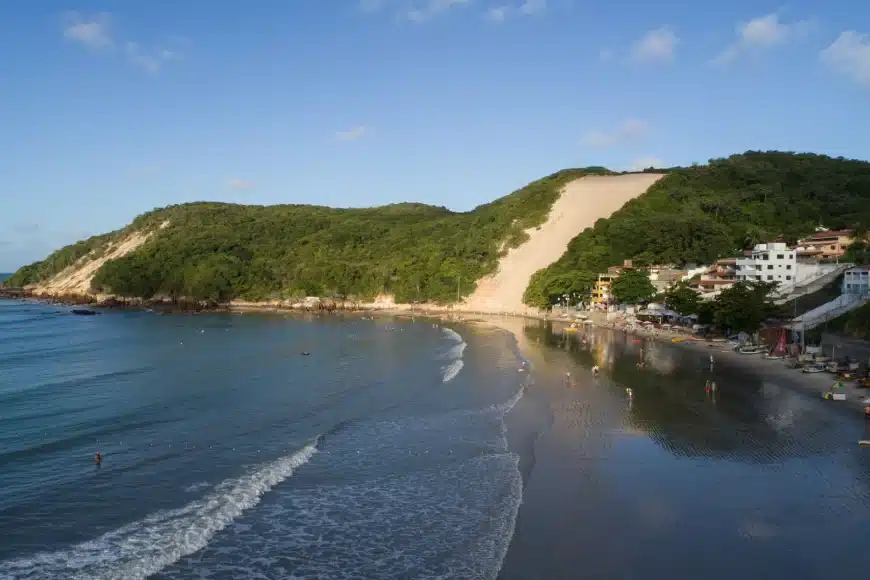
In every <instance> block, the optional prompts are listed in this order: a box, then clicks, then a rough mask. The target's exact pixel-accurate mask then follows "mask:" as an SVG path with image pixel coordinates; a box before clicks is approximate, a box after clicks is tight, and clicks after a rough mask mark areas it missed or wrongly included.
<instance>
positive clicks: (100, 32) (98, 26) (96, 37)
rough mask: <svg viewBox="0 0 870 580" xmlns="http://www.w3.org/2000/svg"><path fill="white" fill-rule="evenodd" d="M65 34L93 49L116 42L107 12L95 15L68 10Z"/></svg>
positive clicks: (66, 36)
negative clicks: (85, 14)
mask: <svg viewBox="0 0 870 580" xmlns="http://www.w3.org/2000/svg"><path fill="white" fill-rule="evenodd" d="M63 35H64V37H65V38H68V39H69V40H72V41H74V42H78V43H80V44H83V45H85V46H86V47H88V48H90V49H91V50H100V49H104V48H109V47H110V46H112V45H113V44H114V41H113V40H112V35H111V32H110V19H109V15H108V14H106V13H105V12H101V13H99V14H94V15H93V16H83V15H81V14H79V13H78V12H67V13H66V14H65V15H64V28H63Z"/></svg>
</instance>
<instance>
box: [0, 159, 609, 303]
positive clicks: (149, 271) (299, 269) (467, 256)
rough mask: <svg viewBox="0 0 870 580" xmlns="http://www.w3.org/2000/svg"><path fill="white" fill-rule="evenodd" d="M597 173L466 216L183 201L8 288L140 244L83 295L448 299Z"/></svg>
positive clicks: (568, 176)
mask: <svg viewBox="0 0 870 580" xmlns="http://www.w3.org/2000/svg"><path fill="white" fill-rule="evenodd" d="M602 173H605V174H606V173H609V172H608V171H607V170H606V169H604V168H597V167H593V168H585V169H571V170H565V171H560V172H558V173H555V174H553V175H550V176H548V177H545V178H544V179H541V180H538V181H535V182H533V183H531V184H529V185H528V186H526V187H524V188H522V189H520V190H518V191H516V192H514V193H512V194H510V195H508V196H505V197H503V198H500V199H498V200H496V201H493V202H491V203H488V204H485V205H482V206H479V207H477V208H475V209H474V210H472V211H469V212H462V213H457V212H452V211H449V210H447V209H446V208H443V207H432V206H428V205H423V204H414V203H402V204H395V205H389V206H385V207H377V208H369V209H333V208H327V207H318V206H303V205H280V206H246V205H235V204H227V203H205V202H203V203H189V204H183V205H177V206H170V207H167V208H164V209H159V210H155V211H152V212H149V213H147V214H144V215H141V216H139V217H138V218H136V219H135V220H134V221H133V222H132V223H131V224H130V225H129V226H127V227H126V228H124V229H123V230H119V231H118V232H113V233H110V234H106V235H103V236H96V237H93V238H90V239H88V240H84V241H82V242H79V243H77V244H74V245H71V246H67V247H66V248H62V249H61V250H58V251H57V252H55V253H53V254H52V255H50V256H48V258H46V259H45V260H43V261H41V262H37V263H34V264H30V265H29V266H25V267H24V268H22V269H20V270H19V271H18V272H16V273H15V275H14V276H13V277H12V279H11V280H10V284H11V285H16V286H25V285H28V284H34V283H38V282H44V281H46V280H48V279H50V278H52V277H53V276H55V275H56V274H58V273H59V272H61V271H62V270H64V268H67V267H68V266H70V265H72V264H76V265H77V266H79V265H80V264H81V262H78V263H77V261H79V260H93V259H95V258H98V257H99V256H101V255H104V254H105V255H108V254H107V252H109V251H114V248H117V246H118V245H119V244H121V243H122V242H123V240H125V239H129V237H130V236H133V235H136V234H137V233H148V234H150V237H149V238H148V239H147V241H146V242H145V243H143V244H142V245H141V246H138V247H136V249H135V250H133V251H132V252H130V253H128V254H126V255H124V256H123V257H120V258H118V259H113V260H109V261H107V262H106V263H105V264H104V265H103V266H102V267H101V268H100V269H99V270H98V271H97V273H96V275H95V276H94V278H93V280H92V282H91V289H92V290H93V291H96V292H105V293H111V294H115V295H120V296H131V297H139V298H151V297H154V296H164V297H170V298H176V297H186V298H195V299H202V300H213V301H222V300H227V299H231V298H244V299H249V300H262V299H271V298H290V297H298V296H324V297H326V296H334V297H349V296H356V297H360V298H371V297H373V296H375V295H376V294H378V293H380V292H388V293H392V294H394V295H395V298H396V300H397V301H401V302H411V301H416V300H421V301H424V300H428V301H450V300H453V299H455V297H456V295H457V286H459V289H460V291H461V293H462V294H467V293H469V292H471V291H472V289H473V287H474V282H475V280H477V279H479V278H481V277H482V276H484V275H486V274H488V273H490V272H492V271H493V270H494V269H495V268H496V266H497V263H498V258H499V256H500V254H501V253H502V252H504V251H505V250H506V249H507V248H508V247H515V246H517V245H518V244H520V243H522V242H523V241H524V240H525V237H526V234H525V233H524V231H523V230H525V229H528V228H531V227H535V226H537V225H539V224H541V223H542V222H543V221H544V220H545V219H546V217H547V214H548V213H549V210H550V208H551V206H552V204H553V202H554V201H555V200H556V199H557V198H558V196H559V192H560V191H561V189H562V188H563V186H564V185H565V184H567V183H568V182H570V181H572V180H574V179H577V178H578V177H582V176H583V175H587V174H602Z"/></svg>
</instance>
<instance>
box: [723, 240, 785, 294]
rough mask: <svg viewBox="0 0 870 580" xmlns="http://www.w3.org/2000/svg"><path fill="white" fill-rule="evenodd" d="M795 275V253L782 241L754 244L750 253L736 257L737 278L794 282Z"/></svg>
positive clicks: (782, 282) (780, 282) (754, 280)
mask: <svg viewBox="0 0 870 580" xmlns="http://www.w3.org/2000/svg"><path fill="white" fill-rule="evenodd" d="M796 275H797V255H796V252H795V250H794V249H792V248H789V247H788V245H786V244H785V243H782V242H772V243H769V244H756V245H755V247H754V248H752V253H751V254H750V255H747V256H745V257H743V258H737V279H738V280H746V281H750V282H779V284H780V286H788V285H791V284H793V283H794V280H795V277H796Z"/></svg>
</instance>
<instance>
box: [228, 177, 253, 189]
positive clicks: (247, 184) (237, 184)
mask: <svg viewBox="0 0 870 580" xmlns="http://www.w3.org/2000/svg"><path fill="white" fill-rule="evenodd" d="M227 185H229V186H230V189H251V188H252V187H254V185H256V184H255V183H254V182H253V181H248V180H247V179H230V181H229V183H228V184H227Z"/></svg>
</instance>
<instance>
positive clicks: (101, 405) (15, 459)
mask: <svg viewBox="0 0 870 580" xmlns="http://www.w3.org/2000/svg"><path fill="white" fill-rule="evenodd" d="M303 351H307V352H310V356H301V352H303ZM519 364H520V359H519V358H518V355H517V351H516V349H515V344H514V342H513V339H512V338H511V336H510V335H508V334H507V333H502V332H493V331H483V330H476V329H473V328H466V327H456V328H447V327H441V326H435V325H433V324H432V323H431V322H419V321H418V322H412V321H393V320H385V319H382V320H363V319H358V318H338V317H323V318H311V319H309V320H302V319H294V318H284V317H281V316H253V315H251V316H231V315H223V316H222V315H208V316H157V315H154V314H151V313H145V312H141V313H118V312H112V313H107V314H104V315H102V316H94V317H79V316H73V315H70V314H69V312H68V310H67V309H64V308H58V307H51V306H45V305H37V304H27V303H22V302H8V301H7V302H2V301H0V529H2V530H3V534H4V539H3V542H0V578H9V577H11V578H19V577H20V578H144V577H148V576H149V575H153V577H155V578H192V577H196V578H239V577H261V578H291V577H292V578H372V577H377V578H407V577H414V578H446V577H454V578H493V577H495V575H496V574H497V572H498V570H499V567H500V565H501V561H502V557H503V555H504V552H505V550H506V549H507V544H508V541H509V539H510V537H511V534H512V529H513V525H514V520H515V516H516V512H517V508H518V505H519V501H520V493H521V480H520V471H519V458H518V456H517V455H516V454H515V453H513V452H512V451H510V450H509V449H508V447H507V440H506V432H505V423H504V421H503V418H504V416H505V414H506V413H507V412H508V411H509V410H510V409H511V408H512V407H513V406H514V405H515V404H516V402H517V401H518V400H519V399H520V397H521V396H522V393H523V387H524V383H525V380H526V375H525V374H523V373H518V372H517V368H518V366H519ZM97 450H99V451H100V452H101V453H102V454H103V457H104V461H103V464H102V466H100V467H97V466H95V465H94V463H93V461H92V456H93V454H94V453H95V452H96V451H97Z"/></svg>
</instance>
